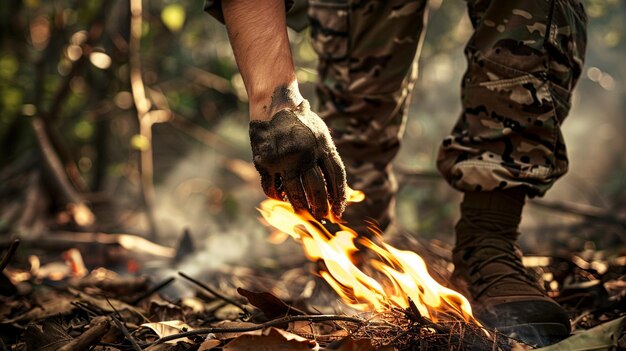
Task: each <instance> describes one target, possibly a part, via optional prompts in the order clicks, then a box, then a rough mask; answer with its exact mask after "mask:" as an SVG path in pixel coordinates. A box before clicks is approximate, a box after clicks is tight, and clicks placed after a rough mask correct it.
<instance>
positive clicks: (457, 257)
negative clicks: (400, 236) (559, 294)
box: [452, 188, 570, 346]
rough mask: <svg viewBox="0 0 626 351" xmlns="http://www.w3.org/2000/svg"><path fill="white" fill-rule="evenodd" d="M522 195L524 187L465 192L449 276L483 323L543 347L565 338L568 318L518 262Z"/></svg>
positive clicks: (524, 194) (567, 332)
mask: <svg viewBox="0 0 626 351" xmlns="http://www.w3.org/2000/svg"><path fill="white" fill-rule="evenodd" d="M525 197H526V193H525V191H524V189H523V188H515V189H510V190H502V191H491V192H467V193H465V197H464V200H463V203H462V204H461V219H460V220H459V222H458V223H457V225H456V234H457V242H456V246H455V248H454V250H453V262H454V265H455V271H454V273H453V275H452V281H453V283H455V285H457V288H459V289H460V290H461V291H462V292H463V293H465V294H467V295H468V296H467V297H468V298H470V302H471V303H472V306H473V307H474V315H475V316H476V318H478V320H479V321H481V322H482V323H483V324H485V325H486V326H488V327H491V328H494V329H497V330H498V331H500V332H502V333H505V334H507V335H513V336H515V337H517V338H519V339H521V340H522V341H524V342H526V343H528V344H531V345H542V346H543V345H549V344H552V343H555V342H557V341H559V340H561V339H564V338H566V337H567V336H568V335H569V333H570V323H569V318H568V316H567V313H566V312H565V310H563V308H562V307H561V306H559V305H558V304H557V303H556V302H555V301H553V300H552V299H551V298H549V297H548V296H547V295H546V292H545V291H544V290H543V289H542V288H541V286H540V285H539V284H538V283H537V280H536V279H535V278H534V277H533V276H532V275H531V274H529V272H528V271H527V270H526V269H525V268H524V266H523V265H522V253H521V251H520V249H519V246H518V245H517V243H516V241H517V237H518V235H519V233H518V231H517V228H518V225H519V222H520V218H521V212H522V208H523V206H524V200H525Z"/></svg>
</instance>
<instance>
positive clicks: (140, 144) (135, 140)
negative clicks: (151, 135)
mask: <svg viewBox="0 0 626 351" xmlns="http://www.w3.org/2000/svg"><path fill="white" fill-rule="evenodd" d="M130 145H131V146H132V147H133V149H136V150H139V151H145V150H148V149H149V148H150V140H148V138H146V137H145V136H143V135H139V134H135V135H133V136H132V137H131V138H130Z"/></svg>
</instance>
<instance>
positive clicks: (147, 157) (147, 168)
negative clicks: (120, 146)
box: [128, 0, 157, 238]
mask: <svg viewBox="0 0 626 351" xmlns="http://www.w3.org/2000/svg"><path fill="white" fill-rule="evenodd" d="M141 1H142V0H130V42H129V47H128V49H129V50H128V53H129V66H130V87H131V91H132V94H133V102H134V104H135V109H136V110H137V121H138V122H139V135H140V137H141V138H142V140H143V141H145V145H142V147H141V148H140V150H139V175H140V181H141V195H142V201H143V205H144V209H145V211H146V217H147V218H148V225H149V226H150V237H151V238H156V237H157V225H156V217H155V215H154V199H155V196H156V195H155V191H154V177H153V173H154V167H153V159H152V124H153V121H152V119H151V118H150V108H151V102H150V100H148V98H147V97H146V89H145V85H144V83H143V78H142V77H141V56H140V47H141V31H142V11H143V8H142V3H141Z"/></svg>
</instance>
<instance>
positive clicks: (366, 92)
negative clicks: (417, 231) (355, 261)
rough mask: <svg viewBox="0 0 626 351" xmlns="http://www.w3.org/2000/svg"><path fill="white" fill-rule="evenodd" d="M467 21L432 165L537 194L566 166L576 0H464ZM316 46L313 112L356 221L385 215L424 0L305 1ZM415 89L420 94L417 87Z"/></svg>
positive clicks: (581, 33)
mask: <svg viewBox="0 0 626 351" xmlns="http://www.w3.org/2000/svg"><path fill="white" fill-rule="evenodd" d="M467 6H468V12H469V16H470V19H471V22H472V25H473V29H474V32H473V35H472V36H471V38H470V40H469V42H468V44H467V46H466V49H465V55H466V57H467V64H468V67H467V71H466V73H465V75H464V78H463V81H462V85H461V101H462V113H461V116H460V117H459V119H458V121H457V122H456V125H455V126H454V128H453V130H452V132H451V133H450V135H448V136H446V137H445V138H444V140H443V142H442V144H441V147H440V150H439V155H438V160H437V166H438V169H439V171H440V172H441V174H442V175H443V177H444V178H445V179H446V180H447V181H448V182H449V183H450V184H451V185H452V186H453V187H454V188H456V189H458V190H461V191H489V190H494V189H505V188H512V187H519V186H524V187H526V188H527V189H528V190H529V194H530V195H531V196H535V195H543V194H544V193H545V192H546V191H547V190H548V189H549V188H550V187H551V185H552V184H553V183H554V182H555V180H556V179H557V178H559V177H560V176H562V175H563V174H564V173H565V172H566V171H567V165H568V160H567V155H566V151H565V144H564V141H563V137H562V135H561V131H560V125H561V123H562V122H563V120H564V119H565V117H566V116H567V114H568V112H569V109H570V97H571V93H572V90H573V88H574V86H575V84H576V81H577V80H578V77H579V76H580V73H581V71H582V67H583V60H584V54H585V46H586V22H587V20H586V15H585V12H584V9H583V6H582V3H581V1H580V0H539V1H522V0H468V1H467ZM308 15H309V19H310V24H311V35H312V45H313V47H314V49H315V51H316V52H317V53H318V55H319V67H318V70H319V79H320V80H319V84H318V87H317V91H318V95H319V98H320V106H319V114H320V116H321V117H322V118H324V119H325V121H326V123H327V124H328V126H329V127H330V129H331V132H332V135H333V138H334V140H335V143H336V145H337V148H338V150H339V153H340V155H341V157H342V159H343V161H344V163H345V166H346V170H347V173H348V184H349V185H350V186H351V187H352V188H354V189H359V190H363V191H364V192H365V195H366V200H365V202H363V203H361V204H355V205H352V206H349V207H348V209H347V212H346V215H345V218H346V220H347V221H348V222H349V223H351V224H353V225H354V226H355V227H357V229H359V226H363V227H364V226H365V225H366V224H365V222H364V220H371V221H374V222H376V223H378V225H379V226H380V227H381V228H382V229H384V228H385V227H386V226H387V225H388V224H389V223H390V222H391V220H392V218H393V208H394V202H395V192H396V190H397V183H396V180H395V178H394V175H393V172H392V168H391V162H392V160H393V159H394V157H395V155H396V154H397V152H398V150H399V147H400V139H401V136H402V132H403V126H404V124H405V121H406V117H407V108H408V105H409V102H410V99H411V92H412V88H413V85H414V82H415V79H416V77H417V59H418V56H419V51H420V47H421V44H422V41H423V34H424V27H425V24H426V18H427V1H426V0H389V1H367V0H309V8H308ZM418 98H419V97H418Z"/></svg>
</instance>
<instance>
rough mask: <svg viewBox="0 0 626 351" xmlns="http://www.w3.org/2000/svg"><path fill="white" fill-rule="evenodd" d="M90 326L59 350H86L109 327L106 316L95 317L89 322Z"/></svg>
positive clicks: (98, 339)
mask: <svg viewBox="0 0 626 351" xmlns="http://www.w3.org/2000/svg"><path fill="white" fill-rule="evenodd" d="M90 324H91V327H90V328H89V329H88V330H87V331H86V332H84V333H83V334H81V335H80V336H79V337H77V338H76V339H74V340H72V341H70V342H69V343H67V344H65V345H64V346H63V347H61V348H60V349H59V351H81V350H87V349H88V348H89V347H90V346H92V345H94V344H95V343H97V342H98V341H100V339H102V337H103V336H104V334H106V333H107V332H108V331H109V329H110V328H111V324H110V319H109V318H108V317H96V318H94V319H92V320H91V322H90Z"/></svg>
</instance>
